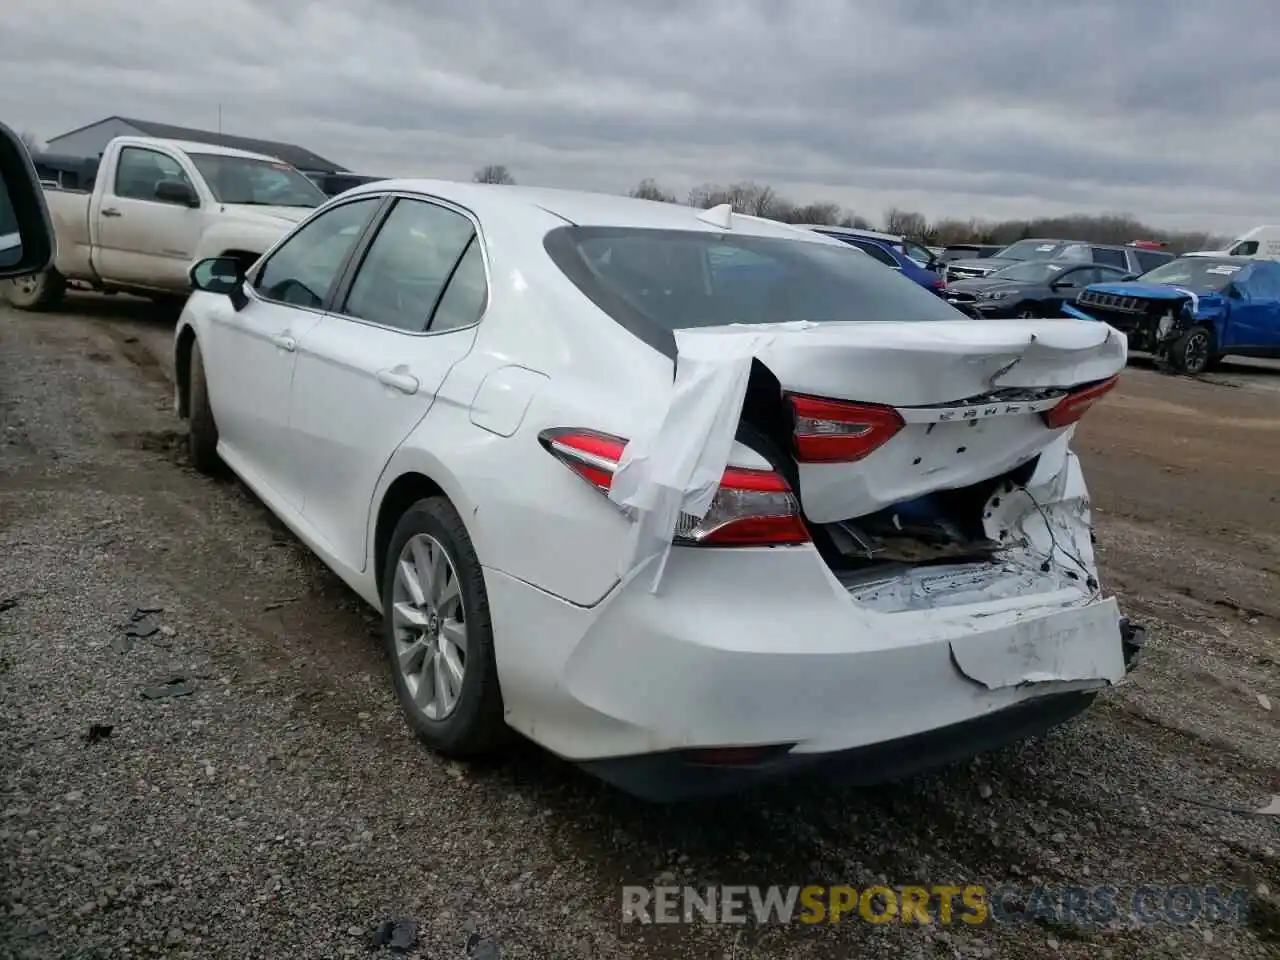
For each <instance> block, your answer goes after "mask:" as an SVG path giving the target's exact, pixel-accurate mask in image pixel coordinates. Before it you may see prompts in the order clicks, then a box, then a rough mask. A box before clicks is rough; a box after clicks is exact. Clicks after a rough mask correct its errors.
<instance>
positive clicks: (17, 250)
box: [0, 123, 54, 280]
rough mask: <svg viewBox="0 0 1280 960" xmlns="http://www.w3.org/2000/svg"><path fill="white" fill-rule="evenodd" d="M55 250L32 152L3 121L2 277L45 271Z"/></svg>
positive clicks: (0, 159)
mask: <svg viewBox="0 0 1280 960" xmlns="http://www.w3.org/2000/svg"><path fill="white" fill-rule="evenodd" d="M53 250H54V242H53V227H52V225H51V224H50V222H49V208H48V207H47V206H46V205H45V201H44V191H42V190H41V189H40V180H39V179H38V178H37V177H36V168H35V166H34V165H33V164H32V162H31V154H30V153H28V152H27V148H26V145H25V144H23V142H22V139H21V138H20V137H19V136H18V135H17V134H15V133H14V132H13V131H12V130H10V129H9V128H8V127H6V126H5V125H4V124H3V123H0V280H8V279H11V278H13V277H25V276H27V275H29V274H33V273H42V272H43V271H45V270H47V269H48V268H49V264H50V263H51V262H52V261H53Z"/></svg>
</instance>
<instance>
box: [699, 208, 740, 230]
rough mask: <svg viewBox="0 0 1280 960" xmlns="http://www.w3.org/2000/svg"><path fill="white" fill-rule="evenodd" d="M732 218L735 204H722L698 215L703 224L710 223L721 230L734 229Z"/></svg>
mask: <svg viewBox="0 0 1280 960" xmlns="http://www.w3.org/2000/svg"><path fill="white" fill-rule="evenodd" d="M732 217H733V204H730V203H722V204H720V205H719V206H715V207H712V208H711V209H709V210H703V211H701V212H700V213H699V214H698V219H699V220H701V221H702V222H703V223H709V224H711V225H712V226H713V227H719V228H720V229H721V230H732V229H733V223H732Z"/></svg>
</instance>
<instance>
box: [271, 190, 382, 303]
mask: <svg viewBox="0 0 1280 960" xmlns="http://www.w3.org/2000/svg"><path fill="white" fill-rule="evenodd" d="M381 202H382V198H381V197H368V198H366V199H363V200H355V201H353V202H351V203H344V204H342V205H341V206H338V207H334V208H333V209H332V210H326V211H325V212H324V213H322V214H320V216H318V217H316V218H315V219H314V220H311V221H310V222H308V223H306V224H305V225H303V226H302V227H301V228H300V229H299V230H298V231H297V232H296V233H294V234H293V236H291V237H289V239H288V240H286V241H285V242H284V243H283V244H281V246H280V248H279V249H278V250H276V251H275V253H273V254H272V255H271V257H270V259H268V260H267V262H266V263H265V264H264V265H263V266H262V268H261V269H260V270H259V271H258V276H257V279H256V280H255V281H254V284H253V287H254V289H255V290H256V291H257V292H258V293H259V295H261V296H262V297H265V298H266V299H268V300H276V301H278V302H280V303H287V304H291V305H293V306H297V307H308V308H310V309H312V310H318V309H320V307H321V306H322V305H323V304H324V302H325V300H326V299H327V298H328V296H329V291H330V290H332V289H333V286H334V284H335V283H336V282H337V279H338V274H339V272H340V271H341V270H342V264H343V262H344V261H345V260H346V257H347V254H348V253H349V252H350V251H351V248H352V247H353V246H355V243H356V241H357V240H358V239H359V238H360V234H361V233H363V232H364V229H365V227H366V226H367V225H368V223H369V220H370V218H372V216H373V214H374V211H375V210H377V209H378V205H379V204H380V203H381Z"/></svg>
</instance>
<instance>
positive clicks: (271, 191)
mask: <svg viewBox="0 0 1280 960" xmlns="http://www.w3.org/2000/svg"><path fill="white" fill-rule="evenodd" d="M190 156H191V162H192V163H194V164H195V165H196V169H197V170H199V171H200V176H202V177H204V179H205V183H207V184H208V185H209V191H210V192H211V193H212V194H213V196H214V199H215V200H217V201H218V202H219V203H237V204H254V205H257V206H269V207H318V206H320V204H322V203H324V202H325V201H326V200H327V199H329V198H328V197H327V196H326V195H325V192H324V191H323V190H321V189H320V188H319V187H317V186H316V185H315V184H314V183H312V182H311V181H310V180H308V179H307V178H306V177H304V176H303V175H302V174H301V173H299V172H298V171H297V170H295V169H294V168H293V167H291V166H289V164H287V163H281V162H280V161H278V160H259V159H255V158H253V157H233V156H225V155H222V154H216V153H193V154H191V155H190Z"/></svg>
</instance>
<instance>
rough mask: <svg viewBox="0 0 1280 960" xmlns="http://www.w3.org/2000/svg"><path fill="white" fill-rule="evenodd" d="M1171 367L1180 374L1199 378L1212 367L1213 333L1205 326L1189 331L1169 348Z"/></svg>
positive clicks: (1198, 326)
mask: <svg viewBox="0 0 1280 960" xmlns="http://www.w3.org/2000/svg"><path fill="white" fill-rule="evenodd" d="M1168 358H1169V366H1171V367H1173V369H1174V370H1176V371H1178V372H1179V373H1185V374H1189V375H1191V376H1193V377H1194V376H1198V375H1199V374H1202V373H1204V372H1205V371H1206V370H1208V369H1209V367H1210V366H1211V365H1212V363H1213V360H1214V356H1213V331H1212V330H1210V329H1209V328H1208V327H1206V326H1204V325H1203V324H1196V325H1195V326H1194V327H1192V328H1190V329H1189V330H1187V331H1186V332H1185V333H1183V334H1182V336H1180V337H1178V339H1177V340H1175V341H1173V344H1172V345H1171V346H1170V347H1169V353H1168Z"/></svg>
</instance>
